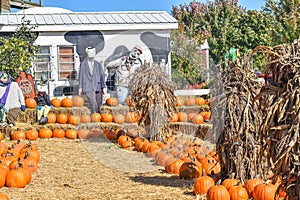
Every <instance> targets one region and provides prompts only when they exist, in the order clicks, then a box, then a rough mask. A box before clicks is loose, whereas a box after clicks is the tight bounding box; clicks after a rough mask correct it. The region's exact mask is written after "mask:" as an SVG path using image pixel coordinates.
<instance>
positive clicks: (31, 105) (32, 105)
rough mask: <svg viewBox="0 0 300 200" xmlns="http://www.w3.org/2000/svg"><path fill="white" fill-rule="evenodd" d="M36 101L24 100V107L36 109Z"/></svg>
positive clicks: (31, 99) (32, 99)
mask: <svg viewBox="0 0 300 200" xmlns="http://www.w3.org/2000/svg"><path fill="white" fill-rule="evenodd" d="M36 105H37V104H36V101H35V99H34V98H28V99H26V100H25V106H26V108H35V107H36Z"/></svg>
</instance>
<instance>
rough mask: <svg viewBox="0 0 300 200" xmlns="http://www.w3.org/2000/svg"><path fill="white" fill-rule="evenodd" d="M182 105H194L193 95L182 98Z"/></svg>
mask: <svg viewBox="0 0 300 200" xmlns="http://www.w3.org/2000/svg"><path fill="white" fill-rule="evenodd" d="M184 105H185V106H194V105H195V99H194V98H193V97H187V98H185V99H184Z"/></svg>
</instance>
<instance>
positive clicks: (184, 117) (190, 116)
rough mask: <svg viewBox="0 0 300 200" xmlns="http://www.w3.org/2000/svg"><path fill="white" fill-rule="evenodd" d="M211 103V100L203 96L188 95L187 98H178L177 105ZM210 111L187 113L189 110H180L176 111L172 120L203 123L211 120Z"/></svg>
mask: <svg viewBox="0 0 300 200" xmlns="http://www.w3.org/2000/svg"><path fill="white" fill-rule="evenodd" d="M208 104H209V101H208V100H206V99H205V98H203V97H195V98H193V97H186V98H184V99H183V98H179V97H177V98H176V106H177V107H179V108H180V107H182V106H187V107H191V106H207V105H208ZM210 115H211V112H210V111H201V112H200V113H195V112H191V113H187V112H183V111H181V112H178V113H174V114H173V115H172V116H171V118H170V121H171V122H191V123H193V124H203V123H204V122H209V120H210Z"/></svg>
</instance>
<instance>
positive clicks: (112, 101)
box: [106, 97, 119, 106]
mask: <svg viewBox="0 0 300 200" xmlns="http://www.w3.org/2000/svg"><path fill="white" fill-rule="evenodd" d="M106 105H108V106H118V105H119V100H118V99H117V98H115V97H109V98H107V99H106Z"/></svg>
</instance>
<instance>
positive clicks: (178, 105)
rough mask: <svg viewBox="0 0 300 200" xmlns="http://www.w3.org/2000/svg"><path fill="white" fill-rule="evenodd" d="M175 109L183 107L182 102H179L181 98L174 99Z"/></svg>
mask: <svg viewBox="0 0 300 200" xmlns="http://www.w3.org/2000/svg"><path fill="white" fill-rule="evenodd" d="M175 105H176V106H177V107H181V106H183V102H182V100H181V98H179V97H176V104H175Z"/></svg>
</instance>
